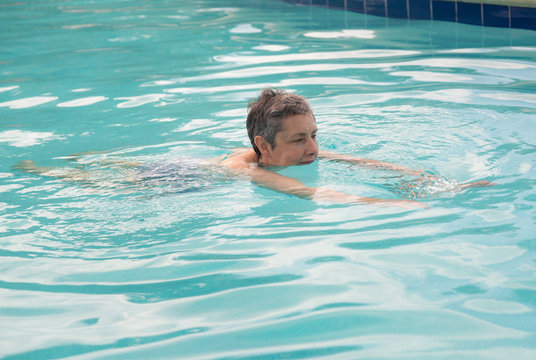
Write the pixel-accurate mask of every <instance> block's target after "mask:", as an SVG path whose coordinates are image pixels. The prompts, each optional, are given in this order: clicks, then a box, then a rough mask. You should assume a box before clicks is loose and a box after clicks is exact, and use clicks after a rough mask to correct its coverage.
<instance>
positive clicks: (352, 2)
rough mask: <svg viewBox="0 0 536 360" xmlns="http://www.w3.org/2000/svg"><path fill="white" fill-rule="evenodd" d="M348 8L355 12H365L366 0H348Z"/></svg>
mask: <svg viewBox="0 0 536 360" xmlns="http://www.w3.org/2000/svg"><path fill="white" fill-rule="evenodd" d="M346 6H347V9H348V10H349V11H353V12H360V13H364V12H365V1H364V0H347V1H346Z"/></svg>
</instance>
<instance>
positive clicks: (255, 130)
mask: <svg viewBox="0 0 536 360" xmlns="http://www.w3.org/2000/svg"><path fill="white" fill-rule="evenodd" d="M306 114H311V115H312V114H313V111H312V110H311V107H310V106H309V103H308V102H307V100H305V98H304V97H303V96H299V95H296V94H292V93H290V92H287V91H285V90H281V89H264V90H263V91H262V92H261V94H260V95H259V97H258V98H257V99H254V100H252V101H250V103H249V106H248V117H247V121H246V127H247V129H248V136H249V140H250V141H251V145H252V146H253V150H255V152H256V153H257V155H258V156H259V158H260V156H261V152H260V150H259V149H258V148H257V145H255V137H256V136H262V137H263V138H264V139H265V140H266V141H267V142H268V143H269V144H270V146H272V148H275V136H276V134H277V133H278V132H279V131H282V130H283V122H282V120H283V119H285V118H287V117H289V116H293V115H306Z"/></svg>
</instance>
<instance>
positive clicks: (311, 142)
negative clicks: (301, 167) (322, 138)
mask: <svg viewBox="0 0 536 360" xmlns="http://www.w3.org/2000/svg"><path fill="white" fill-rule="evenodd" d="M306 153H307V155H314V156H316V154H317V153H318V143H317V141H316V138H313V137H310V138H309V139H308V141H307V148H306Z"/></svg>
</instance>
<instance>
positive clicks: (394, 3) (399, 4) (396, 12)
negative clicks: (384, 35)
mask: <svg viewBox="0 0 536 360" xmlns="http://www.w3.org/2000/svg"><path fill="white" fill-rule="evenodd" d="M407 3H408V1H407V0H387V16H389V17H393V18H400V19H407V18H408V7H407Z"/></svg>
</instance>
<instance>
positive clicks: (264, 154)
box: [220, 89, 491, 208]
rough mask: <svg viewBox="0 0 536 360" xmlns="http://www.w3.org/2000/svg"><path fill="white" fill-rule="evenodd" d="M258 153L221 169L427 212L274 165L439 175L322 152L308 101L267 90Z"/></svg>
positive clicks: (259, 112)
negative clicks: (318, 163) (333, 164)
mask: <svg viewBox="0 0 536 360" xmlns="http://www.w3.org/2000/svg"><path fill="white" fill-rule="evenodd" d="M246 126H247V131H248V136H249V139H250V141H251V145H252V148H250V149H237V150H235V151H234V152H233V153H232V154H230V155H229V156H227V157H225V158H224V159H223V160H222V161H221V162H220V164H221V165H223V166H225V167H228V168H231V169H233V170H235V171H237V172H238V173H242V174H244V175H246V176H248V177H249V178H250V179H251V180H252V181H253V182H255V183H257V184H259V185H261V186H264V187H267V188H270V189H273V190H276V191H279V192H283V193H287V194H291V195H296V196H299V197H302V198H308V199H316V200H326V201H331V202H340V203H364V204H385V205H394V206H401V207H405V208H406V207H426V205H424V204H423V203H420V202H417V201H412V200H398V199H396V200H394V199H393V200H392V199H377V198H370V197H361V196H355V195H350V194H345V193H341V192H337V191H333V190H330V189H326V188H315V187H308V186H306V185H305V184H303V183H302V182H301V181H299V180H297V179H294V178H290V177H286V176H283V175H280V174H277V173H275V172H274V171H271V170H270V169H269V167H270V166H292V165H306V164H310V163H312V162H314V161H315V160H316V159H317V158H324V159H327V160H332V161H340V162H344V163H349V164H354V165H358V166H366V167H370V168H374V169H381V170H391V171H396V172H400V173H403V174H407V175H411V176H416V177H418V178H421V179H422V180H428V181H430V180H431V179H432V178H433V176H431V175H428V174H426V172H425V171H421V170H414V169H410V168H407V167H404V166H400V165H396V164H391V163H387V162H383V161H377V160H370V159H364V158H359V157H355V156H350V155H341V154H336V153H333V152H328V151H319V149H318V142H317V139H316V133H317V126H316V120H315V117H314V115H313V111H312V110H311V107H310V106H309V103H308V102H307V100H306V99H305V98H304V97H302V96H299V95H296V94H292V93H289V92H286V91H284V90H279V89H265V90H263V91H262V93H261V94H260V96H259V97H258V98H257V99H256V100H254V101H252V102H250V104H249V108H248V116H247V121H246ZM489 185H491V183H490V182H489V181H478V182H472V183H467V184H461V185H458V186H457V188H456V189H453V190H458V191H459V190H464V189H466V188H469V187H478V186H489Z"/></svg>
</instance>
